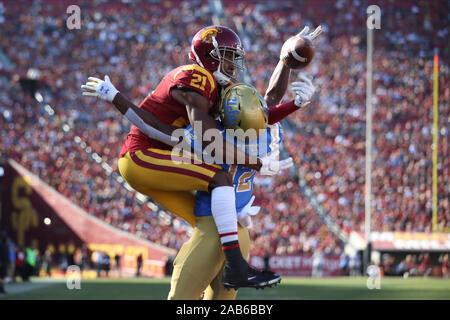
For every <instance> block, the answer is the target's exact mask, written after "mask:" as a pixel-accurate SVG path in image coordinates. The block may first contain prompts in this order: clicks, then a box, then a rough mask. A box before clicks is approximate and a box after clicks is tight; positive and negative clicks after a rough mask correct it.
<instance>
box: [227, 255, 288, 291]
mask: <svg viewBox="0 0 450 320" xmlns="http://www.w3.org/2000/svg"><path fill="white" fill-rule="evenodd" d="M224 253H225V261H226V263H225V267H224V269H223V276H222V283H223V285H224V287H225V288H226V289H238V288H255V289H263V288H265V287H269V286H272V285H276V284H277V283H280V281H281V276H280V275H278V274H276V273H273V272H271V271H259V270H256V269H253V268H252V267H250V266H249V265H248V263H247V261H245V260H244V258H243V257H242V254H241V249H240V248H239V247H237V248H233V249H230V250H226V251H224Z"/></svg>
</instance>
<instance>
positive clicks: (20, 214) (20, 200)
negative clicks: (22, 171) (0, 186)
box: [11, 177, 38, 245]
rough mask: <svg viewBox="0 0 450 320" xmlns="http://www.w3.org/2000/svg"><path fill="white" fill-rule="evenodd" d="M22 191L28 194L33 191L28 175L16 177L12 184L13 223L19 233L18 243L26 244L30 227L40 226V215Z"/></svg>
mask: <svg viewBox="0 0 450 320" xmlns="http://www.w3.org/2000/svg"><path fill="white" fill-rule="evenodd" d="M21 191H22V194H25V195H27V196H29V195H31V194H32V192H33V189H32V188H31V186H30V184H29V183H28V182H27V178H26V177H16V178H15V179H14V181H13V183H12V185H11V201H12V204H13V207H14V210H13V212H12V215H11V224H12V228H13V229H14V230H15V231H16V233H17V239H16V241H17V244H18V245H25V234H26V232H27V230H29V229H30V228H33V227H37V226H38V215H37V213H36V210H34V208H33V205H32V204H31V201H30V200H29V199H28V197H26V196H21Z"/></svg>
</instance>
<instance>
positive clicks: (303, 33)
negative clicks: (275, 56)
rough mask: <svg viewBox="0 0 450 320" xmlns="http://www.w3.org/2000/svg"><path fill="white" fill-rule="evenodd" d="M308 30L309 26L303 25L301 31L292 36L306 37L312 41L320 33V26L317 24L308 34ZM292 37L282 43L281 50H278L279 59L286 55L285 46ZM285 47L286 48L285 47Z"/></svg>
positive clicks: (289, 42)
mask: <svg viewBox="0 0 450 320" xmlns="http://www.w3.org/2000/svg"><path fill="white" fill-rule="evenodd" d="M308 31H309V27H304V28H303V30H302V31H300V32H299V33H297V34H296V35H295V36H294V37H295V38H301V37H303V38H307V39H309V40H311V41H313V40H314V39H316V38H317V37H318V36H319V34H321V33H322V26H318V27H317V28H316V29H315V30H314V31H313V32H311V33H310V34H308ZM291 39H292V37H290V38H289V39H288V40H286V41H285V42H284V43H283V46H282V47H281V51H280V60H283V59H284V58H285V57H286V52H288V51H289V50H287V47H288V46H290V45H291V41H292V40H291ZM285 47H286V48H285Z"/></svg>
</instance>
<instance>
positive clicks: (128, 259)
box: [0, 160, 176, 277]
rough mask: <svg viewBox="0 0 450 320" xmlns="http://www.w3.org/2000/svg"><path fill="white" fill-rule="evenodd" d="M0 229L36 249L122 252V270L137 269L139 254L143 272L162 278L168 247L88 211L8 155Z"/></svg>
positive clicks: (23, 244) (169, 254) (169, 250)
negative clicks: (141, 258)
mask: <svg viewBox="0 0 450 320" xmlns="http://www.w3.org/2000/svg"><path fill="white" fill-rule="evenodd" d="M2 190H3V191H2V197H1V198H2V205H1V214H0V228H1V229H3V230H6V231H7V233H8V235H9V236H10V237H11V238H12V239H13V241H14V242H15V243H16V244H17V245H20V246H31V245H35V246H36V248H38V250H39V251H40V252H44V250H46V249H47V248H48V247H50V246H52V247H53V248H61V247H62V248H69V247H71V248H81V247H82V246H86V247H87V248H88V249H89V250H90V251H96V250H98V251H101V252H107V253H108V254H109V255H110V257H111V258H112V257H114V255H115V254H116V253H119V255H121V256H122V259H121V268H122V271H123V273H124V274H134V273H135V272H136V260H137V256H138V255H139V254H140V253H142V256H143V260H144V262H143V266H142V270H141V274H142V275H144V276H153V277H163V276H164V275H165V264H166V261H167V257H168V256H173V255H174V254H175V253H176V252H175V250H173V249H170V248H166V247H163V246H159V245H156V244H154V243H151V242H149V241H146V240H144V239H140V238H138V237H136V236H134V235H131V234H129V233H127V232H125V231H122V230H119V229H116V228H114V227H112V226H110V225H108V224H107V223H105V222H103V221H101V220H99V219H97V218H95V217H93V216H91V215H89V214H88V213H87V212H85V211H84V210H83V209H81V208H80V207H78V206H77V205H75V204H74V203H72V202H71V201H69V200H68V199H67V198H65V197H63V196H62V195H61V194H60V193H58V192H57V191H56V190H54V189H53V188H51V187H50V186H48V185H47V184H46V183H44V182H43V181H42V180H40V179H39V177H37V176H36V175H34V174H32V173H31V172H29V171H28V170H27V169H25V168H24V167H23V166H21V165H20V164H18V163H17V162H15V161H13V160H8V163H7V164H6V166H5V175H4V177H3V179H2Z"/></svg>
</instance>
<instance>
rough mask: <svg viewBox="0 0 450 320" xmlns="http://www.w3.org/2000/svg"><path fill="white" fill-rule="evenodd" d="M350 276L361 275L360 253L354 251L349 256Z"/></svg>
mask: <svg viewBox="0 0 450 320" xmlns="http://www.w3.org/2000/svg"><path fill="white" fill-rule="evenodd" d="M348 266H349V268H350V276H352V277H359V276H360V275H361V255H360V254H359V253H358V252H356V253H354V254H352V255H351V256H350V260H349V264H348Z"/></svg>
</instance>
